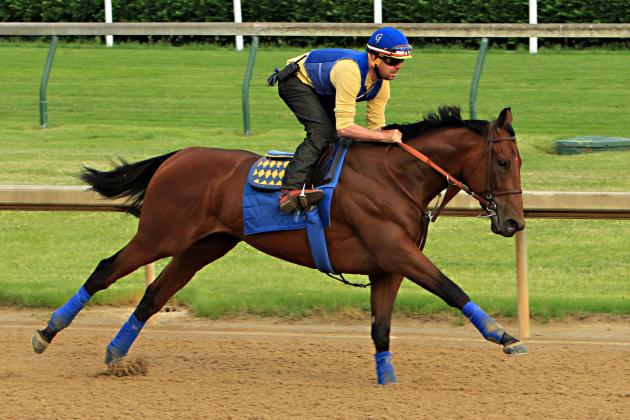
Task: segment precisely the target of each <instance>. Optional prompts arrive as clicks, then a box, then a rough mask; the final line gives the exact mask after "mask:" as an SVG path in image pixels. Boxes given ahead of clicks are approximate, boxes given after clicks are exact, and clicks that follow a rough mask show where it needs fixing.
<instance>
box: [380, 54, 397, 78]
mask: <svg viewBox="0 0 630 420" xmlns="http://www.w3.org/2000/svg"><path fill="white" fill-rule="evenodd" d="M387 61H389V63H387ZM402 63H403V60H396V59H387V60H385V59H381V60H380V63H379V64H378V71H379V73H380V74H381V77H382V78H383V79H384V80H394V79H395V78H396V76H397V75H398V71H399V70H400V68H401V67H402Z"/></svg>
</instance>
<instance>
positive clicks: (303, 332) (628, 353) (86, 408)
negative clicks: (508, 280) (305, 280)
mask: <svg viewBox="0 0 630 420" xmlns="http://www.w3.org/2000/svg"><path fill="white" fill-rule="evenodd" d="M130 312H131V309H129V308H87V309H85V310H84V311H83V312H82V313H81V314H80V315H79V316H78V317H77V319H76V320H75V322H74V323H73V324H72V326H70V327H69V328H68V329H66V330H65V331H63V332H62V333H61V334H59V335H58V336H57V338H55V340H54V342H53V343H52V345H51V346H50V348H49V349H48V350H47V351H46V352H45V353H44V354H42V355H37V354H35V353H34V352H33V351H32V349H31V344H30V339H31V335H32V333H33V331H34V329H35V328H41V327H43V326H44V325H45V322H46V321H47V319H48V316H49V315H50V311H48V310H32V309H20V310H17V309H13V308H0V331H1V333H2V339H1V340H0V343H1V344H0V349H1V359H0V360H1V364H0V418H2V419H21V418H104V417H107V418H146V419H159V418H165V419H166V418H168V419H170V418H184V419H201V418H291V419H293V418H309V419H310V418H395V419H400V418H409V419H411V418H414V419H416V418H427V419H435V418H440V419H442V418H444V419H455V418H458V419H461V418H465V419H494V418H497V419H499V418H506V419H507V418H528V419H542V418H546V419H547V418H555V419H560V418H562V419H624V418H625V419H630V319H628V318H624V319H616V320H611V319H586V320H571V321H563V322H551V323H547V324H536V323H535V324H534V325H533V326H532V337H531V339H529V340H525V342H526V343H527V345H528V347H529V350H530V353H529V354H528V355H526V356H515V357H508V356H506V355H504V354H503V353H502V352H501V350H500V347H499V346H497V345H495V344H492V343H488V342H485V341H484V340H483V339H481V337H480V336H479V335H478V333H477V332H476V331H475V330H474V328H473V327H472V326H470V325H468V324H467V323H466V324H465V325H461V326H457V325H455V323H454V322H452V321H448V320H444V321H428V320H410V319H395V322H394V326H393V331H392V336H393V346H392V352H393V354H394V364H395V366H396V369H397V374H398V380H399V384H398V385H394V386H388V387H378V386H377V385H375V371H374V361H373V347H372V342H371V339H370V334H369V320H368V319H365V320H358V319H343V320H342V319H339V318H338V319H333V320H322V319H320V320H308V321H299V322H296V321H286V320H277V319H263V320H258V319H235V320H220V321H209V320H202V319H197V318H193V317H191V316H190V315H188V314H187V313H186V312H185V311H183V310H178V311H175V312H168V313H161V314H160V315H159V316H158V319H157V320H156V322H154V323H153V324H151V325H148V326H147V327H145V329H144V330H143V332H142V334H141V335H140V338H139V339H138V340H137V341H136V344H135V345H134V347H133V348H132V350H131V352H130V354H129V356H128V358H129V360H130V361H136V360H138V359H141V360H143V361H144V362H145V363H146V374H144V375H134V376H125V377H115V376H106V375H103V372H104V371H105V369H104V364H103V357H104V351H105V347H106V346H107V344H108V342H109V341H110V339H111V338H112V337H113V336H114V335H115V333H116V331H117V330H118V328H119V327H120V326H121V325H122V323H123V322H124V320H125V319H126V318H127V316H128V315H129V313H130ZM502 323H503V324H504V325H505V326H506V327H508V330H510V331H512V332H513V333H515V332H517V329H516V327H515V326H514V325H513V323H512V322H509V321H503V322H502Z"/></svg>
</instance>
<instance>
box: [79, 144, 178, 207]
mask: <svg viewBox="0 0 630 420" xmlns="http://www.w3.org/2000/svg"><path fill="white" fill-rule="evenodd" d="M175 153H177V151H175V152H171V153H167V154H165V155H162V156H156V157H154V158H151V159H147V160H143V161H140V162H136V163H127V162H126V161H125V160H123V159H121V160H120V163H113V166H114V169H112V170H111V171H102V172H101V171H97V170H96V169H92V168H88V167H87V166H84V167H83V171H81V174H80V175H79V178H80V179H82V180H83V181H84V182H85V183H86V184H89V185H90V186H91V187H92V189H93V190H94V191H96V192H97V193H99V194H100V195H102V196H104V197H108V198H121V197H128V198H129V201H128V206H129V207H128V208H127V212H128V213H131V214H133V215H134V216H140V209H141V208H142V200H143V199H144V193H145V191H146V190H147V186H148V185H149V181H151V178H152V177H153V174H155V171H157V169H158V168H159V167H160V165H162V163H164V161H165V160H166V159H168V158H170V157H171V156H173V155H174V154H175Z"/></svg>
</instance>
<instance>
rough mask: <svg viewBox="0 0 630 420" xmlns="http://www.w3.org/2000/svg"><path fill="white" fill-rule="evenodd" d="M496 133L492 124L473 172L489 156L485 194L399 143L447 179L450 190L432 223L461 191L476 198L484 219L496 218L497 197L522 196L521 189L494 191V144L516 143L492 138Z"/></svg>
mask: <svg viewBox="0 0 630 420" xmlns="http://www.w3.org/2000/svg"><path fill="white" fill-rule="evenodd" d="M494 131H496V124H494V123H492V124H491V125H490V127H488V134H487V136H486V139H485V140H486V145H485V147H484V150H482V151H481V153H480V154H479V158H477V161H476V163H475V165H474V166H473V170H474V169H475V168H477V166H478V165H479V162H481V159H482V157H483V156H484V154H486V155H487V156H488V165H487V170H486V190H485V191H484V192H483V194H479V193H477V192H475V191H474V190H473V189H471V188H470V187H468V186H467V185H466V184H464V183H463V182H461V181H459V180H457V179H456V178H454V177H452V176H451V175H450V174H449V173H448V172H446V171H445V170H444V169H442V168H441V167H440V166H439V165H437V164H436V163H435V162H433V161H432V160H431V159H429V157H427V156H426V155H424V154H423V153H421V152H419V151H418V150H416V149H414V148H413V147H411V146H409V145H408V144H405V143H397V144H398V145H399V146H400V147H402V148H403V150H405V151H406V152H408V153H410V154H411V155H412V156H414V157H416V158H417V159H419V160H420V161H422V162H423V163H425V164H426V165H428V166H430V167H431V168H433V169H435V170H436V171H437V172H439V173H440V174H441V175H443V176H444V177H445V178H446V182H447V183H448V188H447V189H446V193H445V196H444V199H443V200H442V203H441V204H440V206H439V207H438V208H437V209H436V211H435V212H434V214H433V215H432V217H431V220H432V221H435V219H437V217H438V215H439V214H440V213H441V212H442V210H443V209H444V207H445V206H446V204H447V203H448V202H449V201H450V200H451V199H452V198H453V197H455V195H456V194H457V193H458V192H459V190H462V191H464V192H465V193H466V194H468V195H469V196H471V197H472V198H474V199H475V200H477V201H478V202H479V204H480V205H481V207H482V208H483V209H484V210H485V211H486V214H485V215H483V216H484V217H493V216H496V209H497V205H496V203H495V202H494V198H495V197H498V196H502V195H510V194H522V192H523V191H522V190H520V189H519V190H505V191H497V190H495V189H494V186H493V184H492V176H491V175H492V172H491V171H492V144H493V143H498V142H503V141H512V142H516V137H515V136H511V137H492V133H493V132H494Z"/></svg>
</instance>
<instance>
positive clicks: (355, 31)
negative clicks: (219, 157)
mask: <svg viewBox="0 0 630 420" xmlns="http://www.w3.org/2000/svg"><path fill="white" fill-rule="evenodd" d="M395 25H396V27H397V28H399V29H401V30H402V31H403V32H404V33H405V34H406V35H407V36H409V37H457V38H466V37H474V38H481V37H486V38H501V37H503V38H519V37H520V38H530V37H538V38H628V37H630V23H615V24H611V23H539V24H529V23H396V24H395ZM379 26H380V25H378V24H374V23H305V22H244V23H232V22H159V23H158V22H117V23H92V22H61V23H30V22H29V23H24V22H5V23H0V36H30V35H57V36H66V35H68V36H86V35H90V36H91V35H131V36H133V35H205V36H215V35H228V36H230V35H231V36H233V35H249V36H362V37H367V36H370V35H371V34H372V32H374V30H375V29H377V28H378V27H379Z"/></svg>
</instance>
